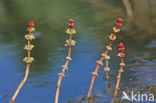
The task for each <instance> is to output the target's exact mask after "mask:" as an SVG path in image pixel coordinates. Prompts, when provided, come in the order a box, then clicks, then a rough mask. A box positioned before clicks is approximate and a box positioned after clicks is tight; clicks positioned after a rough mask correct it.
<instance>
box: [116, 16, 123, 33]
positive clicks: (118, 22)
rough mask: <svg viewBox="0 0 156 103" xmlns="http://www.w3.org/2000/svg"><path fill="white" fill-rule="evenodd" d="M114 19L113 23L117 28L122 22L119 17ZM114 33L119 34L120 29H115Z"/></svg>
mask: <svg viewBox="0 0 156 103" xmlns="http://www.w3.org/2000/svg"><path fill="white" fill-rule="evenodd" d="M116 20H117V23H115V25H116V27H117V28H120V27H121V26H122V24H121V23H122V22H123V20H122V19H121V18H117V19H116ZM115 33H116V34H119V33H120V30H119V29H117V31H116V32H115Z"/></svg>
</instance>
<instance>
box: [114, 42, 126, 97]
mask: <svg viewBox="0 0 156 103" xmlns="http://www.w3.org/2000/svg"><path fill="white" fill-rule="evenodd" d="M118 47H119V48H118V50H119V51H120V53H119V54H118V56H120V58H121V63H120V69H119V71H118V72H119V73H118V76H117V83H116V88H115V93H114V97H115V98H116V97H117V94H118V89H119V84H120V79H121V74H122V72H123V67H124V66H125V64H124V57H125V54H124V51H125V47H124V44H123V43H119V45H118Z"/></svg>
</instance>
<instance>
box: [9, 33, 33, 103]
mask: <svg viewBox="0 0 156 103" xmlns="http://www.w3.org/2000/svg"><path fill="white" fill-rule="evenodd" d="M30 36H31V32H29V39H28V54H27V58H28V59H30V53H31V52H30ZM29 68H30V63H26V71H25V76H24V79H23V80H22V81H21V83H20V84H19V86H18V88H17V89H16V91H15V93H14V95H13V96H12V98H11V100H10V103H14V101H15V99H16V97H17V95H18V94H19V92H20V90H21V88H22V87H23V85H24V84H25V82H26V80H27V78H28V75H29Z"/></svg>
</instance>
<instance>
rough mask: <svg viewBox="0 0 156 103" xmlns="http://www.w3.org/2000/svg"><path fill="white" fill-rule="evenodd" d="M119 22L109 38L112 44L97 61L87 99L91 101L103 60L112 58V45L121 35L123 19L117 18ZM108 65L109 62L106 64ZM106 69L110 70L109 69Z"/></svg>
mask: <svg viewBox="0 0 156 103" xmlns="http://www.w3.org/2000/svg"><path fill="white" fill-rule="evenodd" d="M116 20H117V22H116V23H115V26H114V27H113V33H112V34H110V36H109V39H110V43H109V45H108V46H106V48H107V50H106V51H105V52H104V53H102V57H101V59H100V60H98V61H97V66H96V68H95V71H94V72H93V73H92V79H91V83H90V87H89V90H88V95H87V99H89V98H90V97H91V93H92V89H93V85H94V82H95V78H96V77H97V76H98V71H99V68H100V66H101V65H103V60H104V59H106V61H107V60H108V59H109V58H110V57H109V56H108V53H109V51H111V50H112V48H111V47H112V44H113V41H114V40H115V39H116V35H117V34H119V33H120V29H119V28H120V27H121V26H122V22H123V20H122V19H121V18H117V19H116ZM106 64H107V62H106ZM106 69H108V70H109V68H108V67H107V68H106Z"/></svg>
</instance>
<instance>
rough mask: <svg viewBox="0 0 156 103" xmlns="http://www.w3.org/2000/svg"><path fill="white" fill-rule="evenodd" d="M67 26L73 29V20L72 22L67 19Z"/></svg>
mask: <svg viewBox="0 0 156 103" xmlns="http://www.w3.org/2000/svg"><path fill="white" fill-rule="evenodd" d="M68 26H69V27H70V28H73V27H74V20H73V19H69V23H68Z"/></svg>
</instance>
